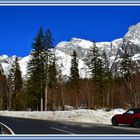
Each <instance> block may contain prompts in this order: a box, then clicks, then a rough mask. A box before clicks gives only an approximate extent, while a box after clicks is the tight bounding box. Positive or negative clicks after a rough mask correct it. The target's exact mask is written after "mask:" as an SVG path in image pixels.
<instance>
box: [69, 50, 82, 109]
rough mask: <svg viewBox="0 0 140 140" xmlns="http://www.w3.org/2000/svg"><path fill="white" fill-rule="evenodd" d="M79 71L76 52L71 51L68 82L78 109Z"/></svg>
mask: <svg viewBox="0 0 140 140" xmlns="http://www.w3.org/2000/svg"><path fill="white" fill-rule="evenodd" d="M79 80H80V76H79V69H78V59H77V54H76V51H75V50H74V51H73V55H72V60H71V68H70V82H71V86H72V89H73V90H74V92H75V93H74V98H75V106H76V107H78V106H79V105H80V93H79V88H80V87H79Z"/></svg>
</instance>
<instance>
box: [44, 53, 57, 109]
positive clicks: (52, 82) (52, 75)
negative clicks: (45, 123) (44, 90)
mask: <svg viewBox="0 0 140 140" xmlns="http://www.w3.org/2000/svg"><path fill="white" fill-rule="evenodd" d="M47 86H48V88H49V91H50V97H51V100H50V104H51V106H50V107H51V109H52V110H56V106H57V100H58V99H57V97H58V92H59V91H58V73H57V70H56V59H55V55H54V56H51V60H50V61H49V65H48V83H47Z"/></svg>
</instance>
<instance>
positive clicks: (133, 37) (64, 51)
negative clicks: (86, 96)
mask: <svg viewBox="0 0 140 140" xmlns="http://www.w3.org/2000/svg"><path fill="white" fill-rule="evenodd" d="M123 43H126V44H125V45H123ZM92 44H93V43H92V42H91V41H89V40H85V39H80V38H72V39H71V40H70V41H62V42H60V43H58V44H57V45H56V47H55V53H56V60H57V61H56V62H57V68H58V69H61V71H62V75H63V77H65V78H64V79H66V78H68V77H69V76H70V64H71V55H72V53H73V51H74V50H75V51H76V53H77V55H78V60H79V73H80V76H81V77H82V78H84V77H89V73H88V67H87V66H86V65H85V63H84V61H83V60H84V59H85V58H86V57H87V54H88V51H89V50H90V47H91V46H92ZM96 45H97V47H98V48H99V50H100V51H102V50H105V51H106V53H107V56H108V58H109V62H110V68H111V69H112V71H114V69H115V68H116V67H119V65H118V64H119V62H120V61H121V57H122V54H123V53H124V50H127V52H128V53H129V55H130V56H131V57H132V60H133V61H136V62H137V63H138V64H139V65H140V23H138V24H136V25H133V26H131V27H129V29H128V32H127V33H126V34H125V35H124V37H122V38H120V39H116V40H113V41H112V42H97V43H96ZM14 57H15V56H13V57H11V58H9V57H8V56H6V55H3V56H0V64H1V65H0V69H1V70H2V69H3V70H4V73H5V74H6V75H8V73H9V69H10V67H11V64H12V62H13V59H14ZM29 58H30V56H26V57H24V58H21V59H20V60H19V64H20V67H21V71H22V75H23V77H26V74H27V68H26V67H27V63H28V61H29Z"/></svg>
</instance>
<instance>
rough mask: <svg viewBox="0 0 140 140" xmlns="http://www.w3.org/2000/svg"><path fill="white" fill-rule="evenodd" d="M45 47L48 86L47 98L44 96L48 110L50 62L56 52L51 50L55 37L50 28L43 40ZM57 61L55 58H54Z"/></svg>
mask: <svg viewBox="0 0 140 140" xmlns="http://www.w3.org/2000/svg"><path fill="white" fill-rule="evenodd" d="M43 44H44V47H45V58H46V61H45V79H46V86H45V98H44V102H45V103H44V110H45V111H47V110H48V107H47V106H48V83H49V79H50V78H49V75H50V74H49V64H51V61H52V60H54V52H53V51H51V49H52V48H53V38H52V33H51V30H50V29H47V30H46V33H45V35H44V41H43ZM54 61H55V60H54ZM54 63H55V62H54Z"/></svg>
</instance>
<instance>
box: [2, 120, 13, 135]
mask: <svg viewBox="0 0 140 140" xmlns="http://www.w3.org/2000/svg"><path fill="white" fill-rule="evenodd" d="M0 134H2V135H14V134H15V133H14V132H13V131H12V130H11V129H10V128H9V127H8V126H7V125H5V124H3V123H1V122H0Z"/></svg>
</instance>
